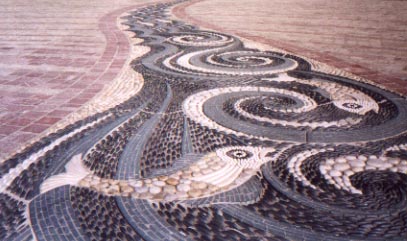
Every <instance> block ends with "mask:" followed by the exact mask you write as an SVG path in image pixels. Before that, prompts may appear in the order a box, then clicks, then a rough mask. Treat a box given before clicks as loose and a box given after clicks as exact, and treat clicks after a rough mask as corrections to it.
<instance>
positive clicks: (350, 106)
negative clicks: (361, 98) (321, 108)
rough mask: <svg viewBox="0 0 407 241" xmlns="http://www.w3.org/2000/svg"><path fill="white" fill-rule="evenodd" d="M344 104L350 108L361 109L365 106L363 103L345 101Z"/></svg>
mask: <svg viewBox="0 0 407 241" xmlns="http://www.w3.org/2000/svg"><path fill="white" fill-rule="evenodd" d="M342 106H343V107H345V108H349V109H360V108H362V107H363V106H362V105H359V104H356V103H343V104H342Z"/></svg>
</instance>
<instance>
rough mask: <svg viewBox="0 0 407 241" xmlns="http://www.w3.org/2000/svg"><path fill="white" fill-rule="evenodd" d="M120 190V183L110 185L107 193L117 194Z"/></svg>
mask: <svg viewBox="0 0 407 241" xmlns="http://www.w3.org/2000/svg"><path fill="white" fill-rule="evenodd" d="M118 192H120V188H119V186H118V185H110V186H109V188H108V189H107V193H109V194H115V193H118Z"/></svg>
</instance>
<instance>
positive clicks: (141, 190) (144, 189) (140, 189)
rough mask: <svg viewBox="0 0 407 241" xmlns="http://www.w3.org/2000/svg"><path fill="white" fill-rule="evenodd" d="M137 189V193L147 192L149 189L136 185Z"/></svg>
mask: <svg viewBox="0 0 407 241" xmlns="http://www.w3.org/2000/svg"><path fill="white" fill-rule="evenodd" d="M135 191H136V192H137V193H146V192H147V191H148V187H136V188H135Z"/></svg>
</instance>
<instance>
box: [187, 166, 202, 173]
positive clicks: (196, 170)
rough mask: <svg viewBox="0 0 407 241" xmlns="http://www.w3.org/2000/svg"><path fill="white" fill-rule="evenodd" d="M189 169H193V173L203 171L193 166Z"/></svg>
mask: <svg viewBox="0 0 407 241" xmlns="http://www.w3.org/2000/svg"><path fill="white" fill-rule="evenodd" d="M189 169H191V171H193V172H199V171H200V170H201V169H200V168H199V167H198V166H196V165H192V166H191V167H190V168H189Z"/></svg>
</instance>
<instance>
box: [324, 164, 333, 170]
mask: <svg viewBox="0 0 407 241" xmlns="http://www.w3.org/2000/svg"><path fill="white" fill-rule="evenodd" d="M323 167H324V168H325V169H326V170H327V171H330V170H332V167H333V166H332V165H324V166H323Z"/></svg>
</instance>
